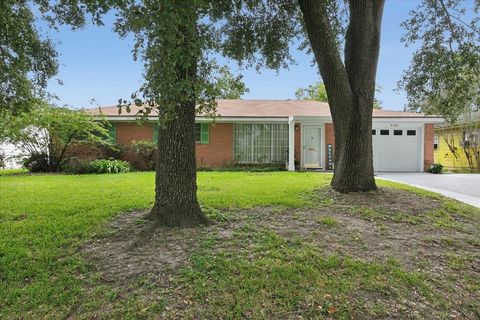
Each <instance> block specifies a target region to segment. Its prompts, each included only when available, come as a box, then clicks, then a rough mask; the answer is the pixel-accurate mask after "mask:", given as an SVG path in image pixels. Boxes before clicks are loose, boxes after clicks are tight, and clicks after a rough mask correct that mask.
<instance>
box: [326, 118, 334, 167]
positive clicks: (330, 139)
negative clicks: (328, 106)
mask: <svg viewBox="0 0 480 320" xmlns="http://www.w3.org/2000/svg"><path fill="white" fill-rule="evenodd" d="M329 144H331V145H332V149H333V154H335V135H334V133H333V123H325V168H324V169H327V168H328V145H329ZM332 156H333V155H332Z"/></svg>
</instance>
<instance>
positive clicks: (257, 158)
mask: <svg viewBox="0 0 480 320" xmlns="http://www.w3.org/2000/svg"><path fill="white" fill-rule="evenodd" d="M287 152H288V124H283V123H281V124H280V123H238V124H235V125H234V132H233V156H234V161H235V162H239V163H284V162H286V161H287V156H288V155H287Z"/></svg>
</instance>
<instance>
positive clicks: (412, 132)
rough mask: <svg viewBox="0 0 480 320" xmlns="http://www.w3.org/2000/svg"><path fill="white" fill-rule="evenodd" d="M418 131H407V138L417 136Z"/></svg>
mask: <svg viewBox="0 0 480 320" xmlns="http://www.w3.org/2000/svg"><path fill="white" fill-rule="evenodd" d="M416 135H417V130H407V136H416Z"/></svg>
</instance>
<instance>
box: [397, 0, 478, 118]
mask: <svg viewBox="0 0 480 320" xmlns="http://www.w3.org/2000/svg"><path fill="white" fill-rule="evenodd" d="M479 10H480V1H478V0H475V1H474V2H469V1H461V0H448V1H447V0H423V1H422V2H421V4H420V5H419V7H418V8H417V9H416V10H414V11H412V12H411V13H410V17H409V19H408V20H406V21H405V22H404V23H403V24H402V26H403V27H404V29H405V30H406V34H405V35H404V37H403V41H404V42H405V44H406V45H413V44H419V45H420V46H419V48H418V49H417V50H416V51H415V53H414V55H413V59H412V62H411V64H410V67H409V68H408V69H407V70H406V71H405V72H404V75H403V79H402V80H401V81H400V82H399V88H400V89H403V90H405V91H406V93H407V97H408V108H409V109H410V110H414V111H423V112H425V113H427V114H440V115H442V116H444V117H445V119H446V120H447V121H449V122H456V121H457V120H458V119H459V117H460V116H461V115H462V114H464V113H465V112H469V110H472V109H477V108H478V107H479V106H480V16H479Z"/></svg>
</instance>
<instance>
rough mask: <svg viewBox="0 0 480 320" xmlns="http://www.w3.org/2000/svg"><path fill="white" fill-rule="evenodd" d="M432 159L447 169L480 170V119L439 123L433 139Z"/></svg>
mask: <svg viewBox="0 0 480 320" xmlns="http://www.w3.org/2000/svg"><path fill="white" fill-rule="evenodd" d="M433 148H434V161H435V163H440V164H441V165H443V166H444V167H445V168H447V169H457V170H458V169H460V170H469V171H479V170H480V121H478V122H477V121H474V122H469V123H462V124H457V125H443V126H442V125H440V126H438V127H436V128H435V136H434V139H433Z"/></svg>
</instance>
